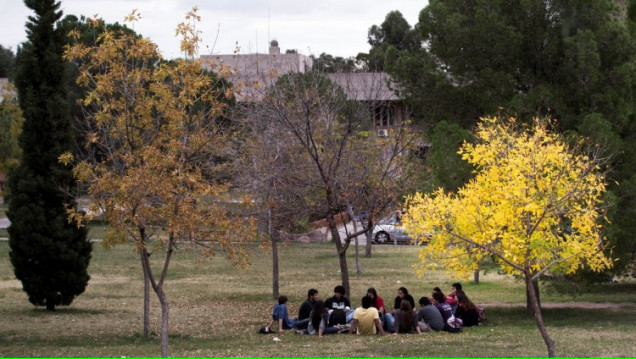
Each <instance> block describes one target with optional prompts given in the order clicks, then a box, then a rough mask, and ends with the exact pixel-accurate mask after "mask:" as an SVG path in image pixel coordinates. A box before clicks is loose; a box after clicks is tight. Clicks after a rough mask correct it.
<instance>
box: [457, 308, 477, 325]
mask: <svg viewBox="0 0 636 359" xmlns="http://www.w3.org/2000/svg"><path fill="white" fill-rule="evenodd" d="M455 317H456V318H461V319H462V321H463V322H464V324H463V325H464V326H465V327H473V326H475V325H479V313H477V309H474V308H473V309H468V310H466V309H464V307H462V306H461V305H458V306H457V309H455Z"/></svg>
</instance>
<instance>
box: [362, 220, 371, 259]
mask: <svg viewBox="0 0 636 359" xmlns="http://www.w3.org/2000/svg"><path fill="white" fill-rule="evenodd" d="M367 226H368V228H369V229H368V230H367V233H366V234H367V245H366V246H365V253H364V256H365V257H367V258H371V244H372V243H373V221H372V220H371V219H368V220H367Z"/></svg>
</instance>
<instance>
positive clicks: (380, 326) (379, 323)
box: [374, 319, 386, 335]
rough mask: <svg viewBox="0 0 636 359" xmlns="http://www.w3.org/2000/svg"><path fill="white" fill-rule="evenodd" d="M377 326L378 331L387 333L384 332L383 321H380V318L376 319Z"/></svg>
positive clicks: (383, 333)
mask: <svg viewBox="0 0 636 359" xmlns="http://www.w3.org/2000/svg"><path fill="white" fill-rule="evenodd" d="M374 322H375V327H376V328H378V331H379V332H380V334H382V335H385V334H386V333H385V332H384V329H382V322H381V321H380V319H375V320H374Z"/></svg>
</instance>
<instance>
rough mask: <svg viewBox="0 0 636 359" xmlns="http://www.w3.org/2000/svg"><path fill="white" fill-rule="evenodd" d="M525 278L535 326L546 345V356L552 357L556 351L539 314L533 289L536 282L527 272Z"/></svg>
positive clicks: (535, 293)
mask: <svg viewBox="0 0 636 359" xmlns="http://www.w3.org/2000/svg"><path fill="white" fill-rule="evenodd" d="M525 280H526V291H527V293H528V297H529V300H530V304H531V305H532V309H533V313H534V319H535V320H536V322H537V326H538V327H539V332H540V333H541V336H542V337H543V341H544V342H545V345H546V346H547V347H548V357H549V358H554V357H555V356H556V351H555V348H554V340H552V338H550V335H549V334H548V330H547V329H546V327H545V325H544V324H543V316H542V315H541V306H540V305H539V300H538V297H537V292H536V291H535V286H536V282H535V281H533V280H532V277H531V276H530V274H529V273H526V274H525Z"/></svg>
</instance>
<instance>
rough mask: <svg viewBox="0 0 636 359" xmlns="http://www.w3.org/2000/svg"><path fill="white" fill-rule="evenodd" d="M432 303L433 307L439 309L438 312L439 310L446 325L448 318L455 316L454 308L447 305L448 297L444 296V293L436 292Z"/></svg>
mask: <svg viewBox="0 0 636 359" xmlns="http://www.w3.org/2000/svg"><path fill="white" fill-rule="evenodd" d="M432 302H433V305H434V306H435V307H437V310H439V312H440V314H441V315H442V320H443V321H444V324H446V323H447V322H448V318H450V317H451V316H452V315H453V308H451V306H450V304H448V303H446V297H445V296H444V293H442V292H441V291H435V290H434V291H433V297H432Z"/></svg>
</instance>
